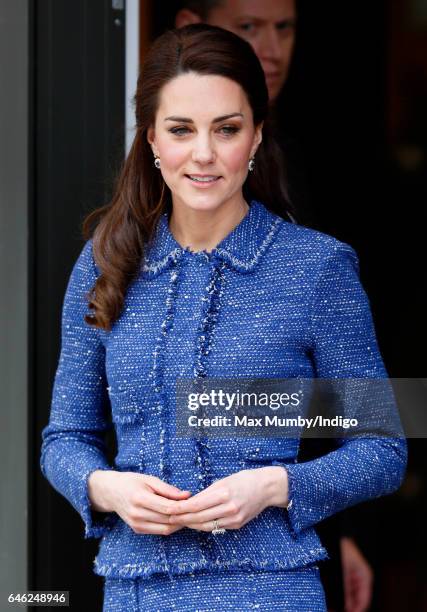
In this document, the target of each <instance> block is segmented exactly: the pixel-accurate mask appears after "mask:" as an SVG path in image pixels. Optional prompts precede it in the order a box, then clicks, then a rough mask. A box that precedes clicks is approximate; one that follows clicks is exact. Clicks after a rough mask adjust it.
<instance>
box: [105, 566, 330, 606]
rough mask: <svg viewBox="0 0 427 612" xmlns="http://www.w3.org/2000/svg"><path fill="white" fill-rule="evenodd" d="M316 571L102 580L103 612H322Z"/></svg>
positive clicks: (202, 573) (312, 568) (202, 572)
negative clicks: (231, 611) (253, 611)
mask: <svg viewBox="0 0 427 612" xmlns="http://www.w3.org/2000/svg"><path fill="white" fill-rule="evenodd" d="M326 609H327V608H326V602H325V593H324V590H323V586H322V583H321V580H320V572H319V568H318V566H317V565H311V566H306V567H301V568H297V569H293V570H278V571H276V570H274V571H256V572H248V571H242V570H239V569H236V570H231V569H230V570H229V571H227V572H212V571H210V570H199V571H197V572H194V573H191V574H182V575H178V576H173V577H169V576H168V575H166V574H154V575H152V576H150V577H149V578H137V579H126V578H105V580H104V606H103V612H224V611H226V610H233V611H234V612H237V611H245V610H259V611H261V612H270V611H271V612H273V611H274V612H326Z"/></svg>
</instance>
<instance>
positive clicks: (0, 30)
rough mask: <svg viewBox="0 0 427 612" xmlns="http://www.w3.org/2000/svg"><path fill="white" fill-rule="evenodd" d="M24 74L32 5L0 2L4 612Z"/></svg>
mask: <svg viewBox="0 0 427 612" xmlns="http://www.w3.org/2000/svg"><path fill="white" fill-rule="evenodd" d="M27 78H28V2H27V0H0V466H1V472H0V609H1V610H6V609H7V610H8V609H9V608H10V609H12V608H13V607H14V606H13V605H11V604H8V603H7V594H8V593H12V592H15V593H16V592H22V591H25V590H26V589H27V478H28V474H27V303H28V291H27V248H28V246H27V242H28V225H27V208H28V198H27V180H28V173H27V149H28V145H27V131H28V101H27V97H28V82H27ZM19 609H20V610H21V609H23V608H21V607H20V606H19Z"/></svg>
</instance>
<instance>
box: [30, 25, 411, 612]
mask: <svg viewBox="0 0 427 612" xmlns="http://www.w3.org/2000/svg"><path fill="white" fill-rule="evenodd" d="M135 103H136V120H137V134H136V137H135V140H134V143H133V146H132V149H131V151H130V153H129V156H128V158H127V160H126V162H125V164H124V168H123V171H122V174H121V176H120V178H119V181H118V186H117V191H116V194H115V196H114V198H113V200H112V202H111V204H110V205H109V206H107V207H104V208H102V209H99V210H98V211H95V213H92V215H90V216H89V218H88V219H87V220H86V223H85V230H86V238H89V235H90V232H91V230H90V228H91V227H92V225H93V224H94V222H96V224H95V225H96V228H95V230H94V232H93V236H92V237H91V238H90V239H88V240H87V242H86V244H85V246H84V248H83V250H82V252H81V254H80V257H79V259H78V261H77V263H76V265H75V267H74V269H73V272H72V274H71V278H70V281H69V284H68V287H67V292H66V296H65V300H64V308H63V323H62V350H61V356H60V360H59V365H58V370H57V373H56V377H55V384H54V390H53V401H52V408H51V417H50V422H49V424H48V426H47V427H46V428H45V429H44V431H43V447H42V456H41V467H42V471H43V473H44V475H45V476H46V477H47V478H48V479H49V481H50V482H51V484H52V485H53V486H54V487H55V488H56V489H57V490H58V491H59V492H61V493H62V494H63V495H64V496H65V497H66V498H67V499H68V500H69V501H70V502H71V503H72V504H73V506H74V507H75V508H76V510H78V511H79V512H80V514H81V516H82V518H83V520H84V522H85V536H86V537H101V536H102V541H101V546H100V550H99V554H98V556H97V558H96V560H95V572H96V573H97V574H99V575H101V576H104V577H105V593H104V610H106V611H113V610H114V611H116V610H181V611H184V610H185V611H195V610H221V611H222V610H246V609H262V610H273V609H274V610H310V611H311V612H312V611H317V610H324V609H325V603H324V593H323V588H322V585H321V582H320V579H319V569H318V566H317V563H318V562H319V561H320V560H321V559H324V558H326V556H327V553H326V551H325V549H324V548H323V547H322V545H321V543H320V541H319V539H318V537H317V535H316V532H315V530H314V526H315V525H316V523H318V522H319V521H321V520H322V519H324V518H326V517H327V516H330V515H332V514H333V513H335V512H338V511H340V510H342V509H343V508H345V507H348V506H351V505H353V504H355V503H357V502H360V501H363V500H366V499H369V498H371V497H376V496H379V495H383V494H387V493H390V492H392V491H394V490H395V489H396V488H397V487H398V486H399V484H400V482H401V481H402V478H403V474H404V470H405V465H406V445H405V442H404V441H403V440H399V439H397V440H393V439H383V440H378V439H368V440H367V439H360V438H359V439H356V438H354V439H348V440H347V441H346V442H345V443H344V441H341V445H340V446H339V447H338V448H337V450H335V451H333V452H332V453H329V454H328V455H326V456H324V457H321V458H319V459H315V460H313V461H310V462H307V463H301V464H298V463H297V459H296V457H297V453H298V440H296V439H290V438H289V439H282V438H266V439H257V438H253V439H247V438H235V439H229V440H224V439H222V440H221V439H207V438H205V439H203V438H196V439H193V438H179V437H177V436H176V435H174V424H175V410H176V382H177V380H179V379H180V378H183V377H184V378H191V377H195V378H196V379H205V378H206V377H213V378H220V377H224V378H233V377H235V378H242V377H251V378H266V379H269V378H293V377H305V378H313V377H322V378H344V377H356V378H357V377H360V378H363V377H374V378H375V377H385V376H386V373H385V370H384V366H383V363H382V360H381V356H380V354H379V351H378V347H377V344H376V340H375V333H374V329H373V325H372V320H371V315H370V311H369V304H368V301H367V298H366V295H365V293H364V291H363V289H362V287H361V285H360V282H359V279H358V273H357V258H356V255H355V253H354V251H353V250H352V249H351V247H349V246H348V245H346V244H343V243H341V242H338V241H337V240H335V239H334V238H332V237H330V236H326V235H324V234H321V233H319V232H315V231H312V230H309V229H307V228H303V227H301V226H298V225H296V224H292V223H289V222H288V221H286V220H285V218H287V217H286V212H285V211H286V206H287V202H286V191H285V188H284V184H283V180H282V179H281V175H280V159H278V154H277V148H276V147H275V145H274V141H273V139H272V136H271V134H269V132H268V126H267V123H265V124H264V121H266V119H267V112H268V94H267V88H266V84H265V79H264V73H263V70H262V68H261V66H260V64H259V62H258V60H257V58H256V56H255V54H254V53H253V51H252V49H251V47H250V46H249V45H248V44H247V43H246V42H244V41H243V40H241V39H240V38H239V37H237V36H235V35H233V34H231V33H229V32H226V31H225V30H221V29H219V28H214V27H210V26H205V25H193V26H188V27H185V28H182V29H180V30H174V31H171V32H167V33H166V34H164V35H163V36H161V37H160V38H159V39H158V40H157V41H156V42H155V44H154V45H153V47H152V49H151V51H150V54H149V56H148V57H147V60H146V62H145V65H144V68H143V71H142V73H141V76H140V79H139V82H138V88H137V93H136V97H135ZM261 201H262V202H261ZM87 297H89V304H88V300H87V299H86V298H87ZM89 308H90V309H91V310H92V312H89ZM107 392H108V394H109V399H110V403H111V413H112V420H113V423H114V427H115V431H116V435H117V442H118V453H117V456H116V458H115V461H114V465H113V466H112V465H110V464H109V462H108V461H107V459H106V456H105V446H104V433H105V431H106V429H107V428H108V427H109V426H110V425H109V418H108V416H109V415H108V410H107V406H108V402H106V401H105V400H106V393H107Z"/></svg>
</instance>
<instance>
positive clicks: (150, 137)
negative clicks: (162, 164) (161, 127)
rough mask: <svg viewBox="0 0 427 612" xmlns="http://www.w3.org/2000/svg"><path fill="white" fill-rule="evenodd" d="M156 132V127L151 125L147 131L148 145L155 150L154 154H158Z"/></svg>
mask: <svg viewBox="0 0 427 612" xmlns="http://www.w3.org/2000/svg"><path fill="white" fill-rule="evenodd" d="M155 138H156V135H155V132H154V127H153V126H152V125H150V127H149V128H148V130H147V142H148V144H149V145H150V146H151V148H152V149H153V153H154V154H156V147H155Z"/></svg>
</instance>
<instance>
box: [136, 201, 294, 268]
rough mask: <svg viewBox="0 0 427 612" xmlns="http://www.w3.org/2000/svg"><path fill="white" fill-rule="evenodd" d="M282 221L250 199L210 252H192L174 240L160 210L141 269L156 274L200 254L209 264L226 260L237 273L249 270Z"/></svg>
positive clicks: (164, 215)
mask: <svg viewBox="0 0 427 612" xmlns="http://www.w3.org/2000/svg"><path fill="white" fill-rule="evenodd" d="M282 223H284V220H283V219H282V218H281V217H279V216H278V215H276V214H274V213H272V212H270V211H269V210H268V209H267V208H266V207H265V206H264V205H263V204H262V203H261V202H258V201H257V200H252V202H251V203H250V205H249V210H248V212H247V214H246V216H245V217H244V218H243V219H242V220H241V221H240V223H239V224H238V225H237V226H236V227H235V228H234V229H233V230H232V231H231V232H230V233H229V234H228V235H227V236H226V237H225V238H224V239H223V240H222V241H221V242H220V243H219V244H218V245H217V246H216V247H215V248H214V249H213V250H212V251H210V252H209V253H208V252H206V251H205V250H204V251H199V252H197V253H195V252H192V251H191V250H190V249H189V248H188V247H182V246H181V245H180V244H179V243H178V242H177V241H176V240H175V238H174V237H173V235H172V233H171V231H170V229H169V220H168V214H167V212H164V213H163V214H162V215H161V217H160V219H159V222H158V224H157V227H156V230H155V232H154V236H153V238H152V240H151V241H150V242H149V243H148V244H147V245H146V247H145V254H144V263H143V266H142V272H143V274H144V275H146V276H149V277H154V276H157V275H158V274H160V273H161V272H163V271H164V270H166V269H168V268H169V267H170V266H171V265H172V263H173V262H176V261H177V260H178V259H180V258H181V257H183V256H191V257H200V258H204V259H206V260H208V261H212V262H213V263H216V262H226V264H227V265H228V266H229V267H230V268H232V269H234V270H236V271H238V272H242V273H247V272H251V271H252V270H253V269H254V268H255V266H256V265H257V263H258V261H259V260H260V258H261V257H262V255H263V253H264V252H265V251H266V249H267V248H268V246H269V245H270V243H271V242H272V241H273V239H274V237H275V235H276V233H277V231H278V229H279V227H280V226H281V225H282Z"/></svg>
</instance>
